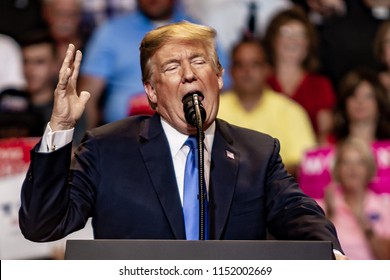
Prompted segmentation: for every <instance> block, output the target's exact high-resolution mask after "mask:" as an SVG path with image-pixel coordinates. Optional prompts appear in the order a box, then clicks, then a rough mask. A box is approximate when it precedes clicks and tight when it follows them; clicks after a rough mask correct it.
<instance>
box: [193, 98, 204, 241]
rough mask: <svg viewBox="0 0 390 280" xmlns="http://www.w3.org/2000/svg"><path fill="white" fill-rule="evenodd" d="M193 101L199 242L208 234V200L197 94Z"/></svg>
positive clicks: (202, 135)
mask: <svg viewBox="0 0 390 280" xmlns="http://www.w3.org/2000/svg"><path fill="white" fill-rule="evenodd" d="M192 100H193V104H194V108H195V117H196V128H197V131H198V134H197V140H198V141H197V142H198V170H199V240H205V233H206V225H205V223H206V211H205V207H206V206H205V200H206V199H207V192H205V184H204V183H205V180H204V155H203V147H204V142H203V140H204V132H203V121H202V116H201V112H200V104H199V103H200V101H199V99H198V95H197V94H193V95H192Z"/></svg>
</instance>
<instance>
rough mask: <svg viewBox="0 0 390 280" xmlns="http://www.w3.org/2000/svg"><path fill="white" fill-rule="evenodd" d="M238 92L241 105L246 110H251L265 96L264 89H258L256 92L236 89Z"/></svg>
mask: <svg viewBox="0 0 390 280" xmlns="http://www.w3.org/2000/svg"><path fill="white" fill-rule="evenodd" d="M236 93H237V96H238V99H239V101H240V104H241V106H242V107H243V108H244V109H245V111H247V112H250V111H252V110H253V109H254V108H255V107H256V106H257V104H258V103H259V102H260V100H261V97H262V96H263V89H259V90H256V91H255V92H245V91H238V90H236Z"/></svg>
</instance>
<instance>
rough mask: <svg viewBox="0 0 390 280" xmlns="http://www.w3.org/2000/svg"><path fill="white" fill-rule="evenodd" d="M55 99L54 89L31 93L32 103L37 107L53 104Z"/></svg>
mask: <svg viewBox="0 0 390 280" xmlns="http://www.w3.org/2000/svg"><path fill="white" fill-rule="evenodd" d="M52 99H53V89H52V88H44V89H42V90H39V91H35V92H33V93H31V102H32V104H33V105H35V106H39V105H44V104H47V103H49V102H51V101H52Z"/></svg>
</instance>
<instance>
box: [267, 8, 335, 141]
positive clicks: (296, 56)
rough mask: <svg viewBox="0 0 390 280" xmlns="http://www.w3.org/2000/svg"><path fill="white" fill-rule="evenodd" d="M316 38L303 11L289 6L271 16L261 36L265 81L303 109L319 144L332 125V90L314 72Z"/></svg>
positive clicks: (333, 100)
mask: <svg viewBox="0 0 390 280" xmlns="http://www.w3.org/2000/svg"><path fill="white" fill-rule="evenodd" d="M316 38H317V36H316V31H315V29H314V26H313V24H312V23H311V22H310V20H309V19H308V17H307V15H306V14H305V12H304V11H303V10H302V9H300V8H298V7H293V8H291V9H288V10H285V11H282V12H280V13H279V14H277V15H276V16H275V17H274V18H273V20H272V21H271V22H270V24H269V26H268V28H267V31H266V35H265V38H264V39H265V43H266V46H267V50H268V52H269V57H270V62H271V65H272V67H273V72H272V74H271V75H270V76H269V77H268V84H269V85H270V86H271V87H272V89H273V90H275V91H277V92H281V93H283V94H285V95H286V96H289V97H290V98H292V99H293V100H295V101H297V102H298V103H300V104H301V105H302V106H303V107H304V108H305V109H306V111H307V112H308V114H309V117H310V120H311V123H312V125H313V128H314V130H315V132H316V134H317V138H318V142H319V143H322V142H323V140H324V139H325V137H326V135H327V133H328V132H329V131H330V129H331V126H332V117H331V116H332V113H331V111H332V108H333V106H334V103H335V93H334V90H333V87H332V84H331V82H330V80H329V79H328V78H327V77H325V76H323V75H320V74H318V73H317V72H316V70H317V69H318V66H319V61H318V58H317V39H316Z"/></svg>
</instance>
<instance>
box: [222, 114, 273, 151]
mask: <svg viewBox="0 0 390 280" xmlns="http://www.w3.org/2000/svg"><path fill="white" fill-rule="evenodd" d="M216 124H217V130H218V131H219V132H220V133H221V134H222V135H223V136H224V137H225V139H227V140H228V142H235V143H236V144H240V143H243V144H245V143H251V144H252V143H256V145H261V144H268V145H274V144H275V141H277V140H276V139H275V138H274V137H272V136H270V135H268V134H266V133H263V132H259V131H256V130H252V129H249V128H244V127H240V126H237V125H233V124H230V123H228V122H227V121H225V120H222V119H217V120H216ZM277 142H278V141H277Z"/></svg>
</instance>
